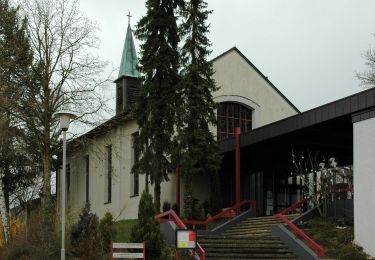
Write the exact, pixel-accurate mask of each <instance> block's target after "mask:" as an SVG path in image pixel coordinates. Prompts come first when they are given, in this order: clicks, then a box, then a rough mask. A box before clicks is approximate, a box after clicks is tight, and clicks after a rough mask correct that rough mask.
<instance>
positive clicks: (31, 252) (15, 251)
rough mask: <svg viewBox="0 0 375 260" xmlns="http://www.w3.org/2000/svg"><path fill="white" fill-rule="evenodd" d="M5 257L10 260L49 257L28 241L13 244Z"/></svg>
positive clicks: (32, 259)
mask: <svg viewBox="0 0 375 260" xmlns="http://www.w3.org/2000/svg"><path fill="white" fill-rule="evenodd" d="M4 257H5V259H8V260H23V259H25V260H26V259H30V260H34V259H35V260H36V259H47V258H46V257H43V253H42V252H41V251H40V250H39V249H38V248H37V247H35V246H33V245H31V244H28V243H15V244H13V245H12V246H11V247H10V248H9V249H8V252H7V253H6V255H5V256H4Z"/></svg>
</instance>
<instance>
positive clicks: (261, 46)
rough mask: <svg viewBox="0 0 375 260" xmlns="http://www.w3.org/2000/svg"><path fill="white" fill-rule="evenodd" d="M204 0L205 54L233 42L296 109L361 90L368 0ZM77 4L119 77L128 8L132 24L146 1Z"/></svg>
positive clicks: (368, 41) (369, 24)
mask: <svg viewBox="0 0 375 260" xmlns="http://www.w3.org/2000/svg"><path fill="white" fill-rule="evenodd" d="M207 2H208V7H209V9H211V10H213V13H212V14H211V16H210V18H209V23H210V24H211V32H210V35H209V38H210V40H211V42H212V51H213V52H212V55H211V57H210V58H214V57H215V56H217V55H220V54H221V53H223V52H225V51H227V50H228V49H230V48H232V47H233V46H236V47H237V48H238V49H239V50H240V51H241V52H242V53H243V54H244V55H245V56H246V57H247V58H248V59H249V60H250V61H251V62H252V63H253V64H254V65H255V66H256V67H258V69H260V71H262V72H263V74H264V75H266V76H267V77H268V78H269V79H270V80H271V82H272V83H273V84H274V85H275V86H276V87H277V88H278V89H279V90H280V91H281V92H282V93H283V94H284V95H285V96H286V97H287V98H288V99H289V100H290V101H291V102H293V103H294V104H295V105H296V106H297V107H298V108H299V109H300V110H301V111H305V110H307V109H311V108H314V107H316V106H319V105H323V104H325V103H328V102H330V101H334V100H336V99H339V98H343V97H345V96H348V95H351V94H354V93H356V92H359V91H362V90H364V88H363V87H362V86H360V84H359V81H358V80H357V78H356V76H355V73H356V71H358V72H361V71H363V70H365V69H366V66H365V59H364V58H363V57H362V54H363V53H364V52H365V51H366V50H367V49H369V48H370V46H373V47H374V46H375V37H374V36H373V35H374V33H375V26H374V25H375V15H374V11H375V1H374V0H360V1H355V0H350V1H349V0H282V1H281V0H231V1H226V0H207ZM79 6H80V8H81V10H82V11H83V12H84V13H85V14H86V15H87V16H88V17H89V18H91V19H92V20H94V21H96V22H97V23H98V25H99V27H100V32H99V35H98V36H99V38H100V40H101V47H100V57H101V59H104V60H108V61H109V63H110V66H111V67H113V68H115V69H116V71H115V75H114V77H115V76H117V72H118V70H117V69H118V67H119V65H120V59H121V54H122V48H123V43H124V39H125V34H126V28H127V24H128V21H127V16H126V14H127V13H128V12H129V11H130V12H131V14H132V16H133V17H132V20H131V25H132V28H134V27H135V24H136V23H137V22H138V20H139V19H140V18H141V17H142V16H144V15H145V13H146V9H145V1H143V0H106V1H92V0H79ZM137 43H138V42H137ZM136 48H137V50H138V51H139V44H137V46H136ZM111 87H112V89H111V91H112V94H113V93H114V85H113V86H111Z"/></svg>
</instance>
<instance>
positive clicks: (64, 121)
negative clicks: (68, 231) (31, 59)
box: [55, 111, 76, 260]
mask: <svg viewBox="0 0 375 260" xmlns="http://www.w3.org/2000/svg"><path fill="white" fill-rule="evenodd" d="M55 116H56V117H58V118H59V120H60V130H61V131H62V134H63V165H62V166H63V167H62V172H61V260H65V195H66V194H65V171H66V131H68V128H69V123H70V120H71V119H74V118H75V117H76V116H75V115H74V114H73V113H71V112H68V111H60V112H57V113H55Z"/></svg>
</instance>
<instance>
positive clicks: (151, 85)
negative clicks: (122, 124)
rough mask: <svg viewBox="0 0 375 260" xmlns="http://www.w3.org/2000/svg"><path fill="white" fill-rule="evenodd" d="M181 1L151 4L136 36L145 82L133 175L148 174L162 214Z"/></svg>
mask: <svg viewBox="0 0 375 260" xmlns="http://www.w3.org/2000/svg"><path fill="white" fill-rule="evenodd" d="M180 4H181V0H164V1H160V0H148V1H146V8H147V14H146V15H145V16H144V17H143V18H142V19H141V20H140V21H139V23H138V25H137V30H136V32H135V35H136V37H137V38H138V39H140V40H141V41H143V44H141V59H140V69H141V71H142V72H143V73H144V76H145V81H144V84H143V86H141V87H140V89H139V95H138V100H137V105H136V106H135V109H134V116H135V118H136V120H137V123H138V125H139V135H138V137H137V139H136V140H135V141H136V142H135V144H136V148H137V149H138V151H139V152H140V154H141V157H140V159H139V160H138V162H137V163H135V165H134V168H133V172H138V173H142V174H146V175H147V176H149V177H150V181H151V183H153V184H154V204H155V209H156V212H159V211H160V192H161V190H160V189H161V188H160V185H161V182H162V181H164V180H167V178H168V175H167V171H168V170H169V169H170V156H171V150H172V148H173V140H172V139H173V135H174V126H175V125H176V106H177V104H178V96H177V91H176V84H177V82H178V81H179V76H178V69H179V66H180V64H179V53H178V51H177V49H178V43H179V36H178V27H177V22H176V20H177V19H176V9H177V7H178V6H179V5H180Z"/></svg>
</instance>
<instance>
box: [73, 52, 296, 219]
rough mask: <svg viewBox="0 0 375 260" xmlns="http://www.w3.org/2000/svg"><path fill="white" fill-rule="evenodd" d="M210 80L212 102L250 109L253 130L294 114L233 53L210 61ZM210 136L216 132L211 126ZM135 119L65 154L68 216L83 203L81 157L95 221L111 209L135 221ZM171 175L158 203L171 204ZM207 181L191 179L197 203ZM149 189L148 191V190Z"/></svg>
mask: <svg viewBox="0 0 375 260" xmlns="http://www.w3.org/2000/svg"><path fill="white" fill-rule="evenodd" d="M213 67H214V70H215V71H216V72H215V74H214V79H215V80H216V82H217V84H218V85H219V86H220V87H221V88H220V90H218V91H217V92H215V93H213V96H214V100H215V101H216V102H237V103H241V104H243V105H245V106H248V107H249V108H251V109H252V110H253V128H257V127H260V126H262V125H265V124H268V123H271V122H274V121H277V120H280V119H282V118H285V117H288V116H291V115H294V114H296V113H297V112H296V111H295V110H294V108H293V107H292V106H291V105H290V104H289V103H287V101H285V99H284V98H282V97H281V96H280V95H279V93H278V92H277V91H276V90H275V89H274V88H273V87H272V86H270V85H269V83H268V82H267V81H266V80H264V78H262V77H261V76H260V75H259V73H258V72H257V71H255V70H254V68H252V67H251V66H250V65H249V64H248V63H247V62H246V60H245V59H244V58H243V57H241V55H239V53H238V52H237V51H235V50H232V51H230V52H228V53H226V54H225V55H223V56H222V57H219V58H218V59H216V60H214V62H213ZM211 128H212V129H211V130H212V131H213V132H214V134H216V129H214V127H211ZM137 129H138V127H137V124H136V123H135V121H132V122H129V121H128V122H125V123H122V125H118V126H117V127H115V128H112V129H108V131H107V132H103V133H102V134H101V135H99V136H97V137H95V138H94V139H93V140H92V142H91V144H89V145H87V147H86V148H82V150H81V151H75V152H74V154H73V155H69V154H68V163H70V164H71V195H70V197H71V202H70V207H71V211H72V212H76V213H77V212H79V211H80V210H81V209H82V207H83V206H84V204H85V202H86V168H85V157H86V156H89V158H90V159H89V161H90V180H89V181H90V184H89V185H90V188H89V190H90V194H89V197H90V203H91V209H92V211H93V212H95V213H96V214H97V215H98V216H99V217H102V216H103V215H104V214H105V213H106V211H110V212H111V213H112V214H113V216H114V217H115V218H117V220H120V219H134V218H137V212H138V203H139V199H140V195H141V194H142V191H143V190H144V188H145V176H144V175H140V176H139V196H132V195H133V194H132V185H133V177H132V175H131V168H132V165H133V162H134V158H133V156H134V154H133V147H132V143H133V137H132V135H133V134H134V133H135V132H137ZM108 145H112V169H113V170H112V175H113V177H112V201H111V203H106V201H105V199H106V195H105V190H106V188H105V186H106V174H107V169H108V165H107V156H106V147H107V146H108ZM175 177H176V176H175V174H170V175H169V178H170V181H168V182H163V183H162V184H161V186H162V187H161V204H162V203H163V202H164V201H168V202H170V203H171V205H173V204H174V203H175V202H176V201H175V200H176V198H175V197H176V194H175V192H176V178H175ZM183 186H184V185H183V181H182V180H181V185H180V187H181V188H180V191H181V192H180V194H181V196H180V202H181V209H182V207H183V194H184V187H183ZM209 187H210V185H209V178H208V177H207V178H199V179H197V178H194V196H195V197H197V198H198V199H199V200H200V202H203V201H204V200H206V199H208V198H209V194H210V193H209V191H210V190H209ZM150 191H151V192H152V191H153V187H152V186H150Z"/></svg>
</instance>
